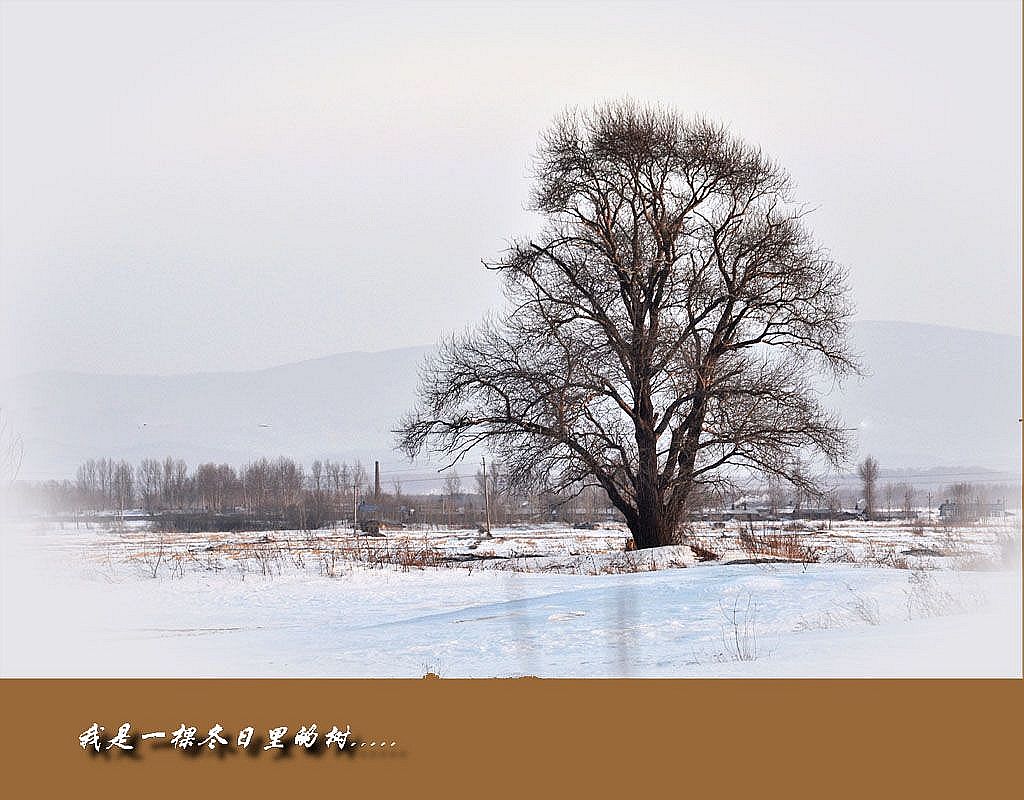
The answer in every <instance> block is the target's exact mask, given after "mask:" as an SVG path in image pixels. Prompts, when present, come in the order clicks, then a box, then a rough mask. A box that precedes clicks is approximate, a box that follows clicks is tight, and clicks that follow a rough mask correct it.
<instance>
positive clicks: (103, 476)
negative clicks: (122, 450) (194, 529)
mask: <svg viewBox="0 0 1024 800" xmlns="http://www.w3.org/2000/svg"><path fill="white" fill-rule="evenodd" d="M35 489H36V492H35V494H36V495H37V497H36V498H35V499H36V500H37V501H42V502H36V503H34V504H33V505H35V506H36V507H40V506H41V507H45V508H46V509H47V510H50V511H65V512H66V511H94V512H98V511H110V512H117V513H121V514H123V513H124V512H126V511H129V510H136V509H138V510H142V511H145V512H146V513H149V514H152V515H158V514H162V515H165V514H166V513H167V512H200V513H203V514H207V515H214V514H243V513H244V514H247V515H248V516H249V517H251V518H253V519H258V520H265V521H280V522H284V523H289V524H296V525H301V526H302V527H310V528H317V527H322V526H323V525H325V524H327V523H329V522H332V521H335V520H337V519H340V518H343V516H345V514H346V512H347V515H348V517H349V518H351V515H352V511H351V509H352V506H353V500H354V499H358V498H360V497H366V496H368V495H369V494H370V493H371V492H372V488H371V487H370V486H369V485H368V476H367V470H366V468H365V467H364V466H363V465H362V464H361V463H359V462H356V463H355V464H352V465H350V464H347V463H345V462H338V461H332V460H329V459H327V460H317V461H314V462H313V463H312V464H311V465H310V466H309V467H308V468H306V467H305V466H304V465H303V464H301V463H299V462H297V461H295V460H294V459H291V458H288V457H285V456H282V457H280V458H275V459H267V458H261V459H258V460H256V461H253V462H251V463H249V464H247V465H245V466H244V467H242V468H240V469H236V468H235V467H233V466H232V465H230V464H216V463H212V462H209V463H203V464H198V465H196V466H195V467H194V468H191V469H190V468H189V466H188V464H186V462H185V461H183V460H182V459H180V458H172V457H168V458H165V459H163V460H160V459H154V458H147V459H143V460H142V461H140V462H139V463H137V464H133V463H131V462H129V461H125V460H116V459H112V458H98V459H89V460H88V461H86V462H84V463H83V464H81V465H80V466H79V467H78V470H77V472H76V475H75V479H74V480H73V481H47V482H45V483H42V484H38V485H37V486H36V487H35Z"/></svg>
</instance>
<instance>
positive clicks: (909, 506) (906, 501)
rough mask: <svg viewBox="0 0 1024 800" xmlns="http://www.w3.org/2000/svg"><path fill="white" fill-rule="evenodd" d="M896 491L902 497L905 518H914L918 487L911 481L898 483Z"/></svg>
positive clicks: (901, 502)
mask: <svg viewBox="0 0 1024 800" xmlns="http://www.w3.org/2000/svg"><path fill="white" fill-rule="evenodd" d="M896 491H897V492H898V494H899V498H900V511H901V512H902V516H903V519H912V518H913V517H914V516H915V514H914V500H916V499H917V489H915V488H914V486H913V484H910V483H906V482H904V483H898V484H896Z"/></svg>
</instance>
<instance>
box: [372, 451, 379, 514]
mask: <svg viewBox="0 0 1024 800" xmlns="http://www.w3.org/2000/svg"><path fill="white" fill-rule="evenodd" d="M373 502H374V503H378V504H379V503H380V462H379V461H374V462H373Z"/></svg>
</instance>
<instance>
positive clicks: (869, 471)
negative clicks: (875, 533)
mask: <svg viewBox="0 0 1024 800" xmlns="http://www.w3.org/2000/svg"><path fill="white" fill-rule="evenodd" d="M857 475H858V476H859V477H860V482H861V488H862V491H863V493H864V516H865V517H867V518H868V519H871V518H872V517H873V516H874V514H875V508H876V505H875V499H876V497H877V493H878V461H876V460H875V459H874V457H873V456H868V457H867V458H865V459H864V460H863V461H861V462H860V464H858V465H857Z"/></svg>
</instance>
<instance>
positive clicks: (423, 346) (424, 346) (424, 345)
mask: <svg viewBox="0 0 1024 800" xmlns="http://www.w3.org/2000/svg"><path fill="white" fill-rule="evenodd" d="M853 325H854V326H855V327H856V326H861V325H910V326H918V327H930V328H946V329H948V330H955V331H961V332H964V333H973V334H980V335H983V336H1001V337H1009V338H1013V339H1017V340H1018V341H1024V337H1022V335H1021V334H1020V333H1001V332H999V331H986V330H980V329H977V328H964V327H961V326H958V325H944V324H942V323H937V322H908V321H905V320H895V319H855V320H854V322H853ZM438 344H439V342H438V341H434V342H418V343H410V344H404V345H398V346H396V347H384V348H381V349H379V350H370V349H363V350H340V351H336V352H331V353H323V354H320V355H310V356H308V357H306V358H298V359H290V360H285V361H275V362H274V363H268V364H258V365H256V366H253V367H250V368H247V369H245V368H231V367H228V368H226V369H196V370H188V371H182V372H171V371H168V372H145V371H140V372H116V371H103V372H91V371H89V370H80V369H30V370H27V371H22V372H18V373H15V374H9V375H6V376H4V375H0V380H3V379H16V378H24V377H28V376H30V375H33V374H36V373H44V372H63V373H71V374H81V375H92V376H97V377H103V376H109V377H122V378H123V377H146V378H183V377H190V376H202V375H215V374H235V373H247V372H264V371H268V370H273V369H276V368H278V367H288V366H293V365H298V364H305V363H308V362H310V361H325V360H328V359H331V358H335V357H338V356H353V355H382V354H386V353H393V352H398V351H403V350H429V349H431V348H434V347H436V346H437V345H438Z"/></svg>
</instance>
